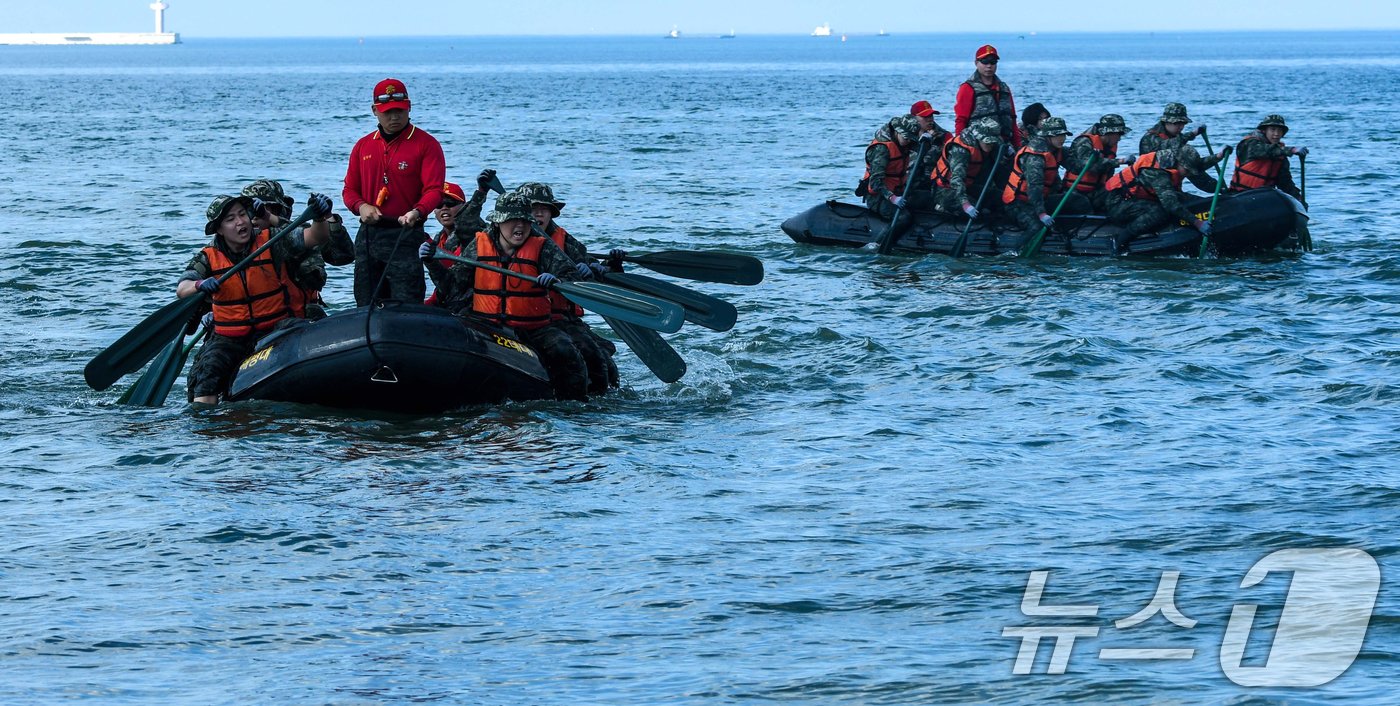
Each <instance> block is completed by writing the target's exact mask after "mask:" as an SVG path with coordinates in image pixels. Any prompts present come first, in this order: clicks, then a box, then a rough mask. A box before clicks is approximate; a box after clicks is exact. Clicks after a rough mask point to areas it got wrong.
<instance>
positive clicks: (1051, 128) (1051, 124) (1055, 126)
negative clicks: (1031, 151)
mask: <svg viewBox="0 0 1400 706" xmlns="http://www.w3.org/2000/svg"><path fill="white" fill-rule="evenodd" d="M1036 132H1037V133H1038V134H1040V135H1041V136H1042V137H1054V136H1056V135H1068V134H1070V131H1069V128H1067V127H1065V119H1064V118H1056V117H1053V116H1052V117H1049V118H1046V119H1044V120H1042V121H1040V127H1038V128H1036Z"/></svg>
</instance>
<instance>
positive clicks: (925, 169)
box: [875, 116, 953, 209]
mask: <svg viewBox="0 0 1400 706" xmlns="http://www.w3.org/2000/svg"><path fill="white" fill-rule="evenodd" d="M911 117H912V116H911ZM929 124H930V126H931V129H930V130H929V131H928V132H926V133H923V136H921V139H926V140H930V142H929V145H928V148H927V149H925V150H924V158H923V159H922V160H921V161H920V162H919V163H918V164H916V165H914V167H913V169H912V171H910V172H909V178H910V179H912V180H913V181H914V183H913V185H912V186H910V187H909V199H910V201H917V202H918V205H917V206H915V205H914V204H911V207H914V208H916V209H917V208H921V207H927V206H929V205H931V204H932V201H931V200H930V198H929V197H930V192H931V191H932V190H933V183H932V177H933V167H934V165H936V164H937V163H938V158H939V155H941V154H943V145H945V144H947V143H948V141H949V140H952V139H953V133H951V132H948V131H947V130H944V129H943V126H942V125H939V124H938V121H937V120H934V119H933V118H932V117H930V118H929ZM875 139H876V140H878V141H880V142H889V141H890V140H892V139H893V138H892V137H891V136H890V126H889V123H885V124H884V125H881V126H880V129H879V130H876V131H875ZM910 147H911V148H913V150H914V153H915V154H917V153H918V150H919V147H918V145H910Z"/></svg>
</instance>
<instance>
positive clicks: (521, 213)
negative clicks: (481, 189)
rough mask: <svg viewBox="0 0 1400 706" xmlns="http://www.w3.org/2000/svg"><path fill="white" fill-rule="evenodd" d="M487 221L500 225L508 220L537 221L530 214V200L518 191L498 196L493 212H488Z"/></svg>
mask: <svg viewBox="0 0 1400 706" xmlns="http://www.w3.org/2000/svg"><path fill="white" fill-rule="evenodd" d="M486 221H487V222H488V223H490V224H492V225H500V224H502V223H505V222H506V221H529V222H531V223H534V222H535V217H534V216H532V215H530V202H529V201H528V200H526V199H525V197H523V196H521V195H520V194H519V193H517V192H514V191H512V192H510V193H506V194H502V195H500V196H499V197H497V198H496V206H495V207H494V208H492V209H491V212H490V213H488V214H486Z"/></svg>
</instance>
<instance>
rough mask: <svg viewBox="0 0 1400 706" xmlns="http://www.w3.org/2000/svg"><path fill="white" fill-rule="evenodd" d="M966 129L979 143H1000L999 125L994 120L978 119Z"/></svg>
mask: <svg viewBox="0 0 1400 706" xmlns="http://www.w3.org/2000/svg"><path fill="white" fill-rule="evenodd" d="M968 128H969V129H971V130H972V131H973V134H975V135H976V136H977V140H978V141H979V142H1001V123H1000V122H997V119H996V118H978V119H976V120H974V121H972V124H971V125H968Z"/></svg>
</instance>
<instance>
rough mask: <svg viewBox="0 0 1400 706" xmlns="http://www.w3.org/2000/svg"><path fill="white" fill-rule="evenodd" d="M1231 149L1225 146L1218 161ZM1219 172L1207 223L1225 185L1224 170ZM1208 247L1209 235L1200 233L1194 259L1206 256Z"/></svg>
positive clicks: (1213, 212)
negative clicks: (1199, 244)
mask: <svg viewBox="0 0 1400 706" xmlns="http://www.w3.org/2000/svg"><path fill="white" fill-rule="evenodd" d="M1207 148H1209V145H1207ZM1233 149H1235V148H1233V147H1226V148H1225V157H1224V158H1222V159H1221V160H1220V161H1222V162H1223V161H1225V159H1228V158H1229V157H1230V152H1231V151H1232V150H1233ZM1215 166H1216V167H1219V166H1220V165H1219V164H1217V165H1215ZM1220 172H1221V173H1220V178H1219V179H1216V180H1215V195H1214V196H1211V197H1210V213H1208V214H1206V222H1207V223H1211V222H1213V221H1214V220H1215V204H1217V203H1219V202H1220V189H1221V187H1223V186H1225V174H1224V170H1220ZM1209 247H1210V236H1209V235H1205V234H1202V235H1201V249H1200V250H1197V251H1196V259H1197V260H1199V259H1201V258H1203V257H1205V256H1206V249H1207V248H1209Z"/></svg>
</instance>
